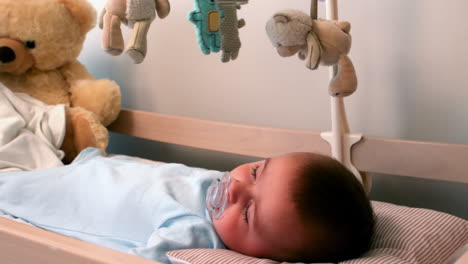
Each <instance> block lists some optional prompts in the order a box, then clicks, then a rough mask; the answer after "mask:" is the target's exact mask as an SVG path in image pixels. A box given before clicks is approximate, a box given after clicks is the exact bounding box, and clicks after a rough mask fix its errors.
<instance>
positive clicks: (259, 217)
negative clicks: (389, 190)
mask: <svg viewBox="0 0 468 264" xmlns="http://www.w3.org/2000/svg"><path fill="white" fill-rule="evenodd" d="M231 177H232V179H231V183H230V186H229V199H228V202H227V206H226V208H225V210H224V212H223V214H222V215H221V216H220V217H219V218H217V219H214V221H213V222H214V227H215V229H216V232H217V233H218V235H219V236H220V237H221V239H222V241H223V242H224V244H225V245H226V246H227V247H228V248H230V249H232V250H235V251H238V252H240V253H243V254H245V255H249V256H255V257H262V258H269V259H273V260H277V261H288V262H297V261H300V262H338V261H342V260H345V259H351V258H355V257H358V256H359V255H360V254H362V253H364V252H365V251H366V250H367V249H368V248H369V246H370V240H371V236H372V233H373V227H374V218H373V212H372V208H371V205H370V202H369V200H368V199H367V197H366V194H365V192H364V190H363V188H362V187H361V185H360V183H359V182H358V181H357V180H356V179H355V177H354V176H353V174H352V173H351V172H350V171H348V170H347V169H346V168H345V167H344V166H343V165H341V164H340V163H339V162H338V161H336V160H334V159H331V158H329V157H326V156H322V155H318V154H312V153H291V154H287V155H283V156H279V157H274V158H269V159H266V160H263V161H259V162H254V163H249V164H244V165H241V166H239V167H237V168H236V169H234V170H233V171H232V172H231Z"/></svg>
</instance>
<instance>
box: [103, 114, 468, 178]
mask: <svg viewBox="0 0 468 264" xmlns="http://www.w3.org/2000/svg"><path fill="white" fill-rule="evenodd" d="M109 129H110V130H111V131H113V132H116V133H121V134H125V135H130V136H135V137H139V138H145V139H149V140H155V141H161V142H166V143H172V144H179V145H184V146H190V147H196V148H202V149H209V150H215V151H222V152H229V153H236V154H241V155H248V156H254V157H261V158H266V157H271V156H276V155H279V154H283V153H287V152H295V151H311V152H318V153H321V154H325V155H330V147H329V145H328V143H327V142H325V141H324V140H323V139H322V138H321V136H320V133H319V132H313V131H302V130H290V129H279V128H270V127H260V126H251V125H241V124H231V123H223V122H215V121H208V120H201V119H195V118H186V117H179V116H171V115H164V114H157V113H150V112H142V111H135V110H125V109H124V110H122V111H121V113H120V116H119V118H118V119H117V120H116V121H115V122H114V123H113V124H112V125H111V126H110V127H109ZM351 159H352V162H353V164H354V166H356V168H357V169H358V170H360V171H365V172H374V173H384V174H390V175H401V176H411V177H417V178H424V179H432V180H445V181H453V182H462V183H468V174H467V161H468V145H466V144H447V143H437V142H423V141H410V140H398V139H385V138H371V137H364V138H363V139H362V140H361V141H360V142H358V143H357V144H356V145H354V146H353V148H352V155H351Z"/></svg>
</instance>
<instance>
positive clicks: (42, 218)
mask: <svg viewBox="0 0 468 264" xmlns="http://www.w3.org/2000/svg"><path fill="white" fill-rule="evenodd" d="M2 213H3V214H4V215H6V216H9V217H11V218H18V219H19V220H23V221H26V222H28V223H31V224H33V225H35V226H38V227H41V228H44V229H47V230H50V231H53V232H56V233H60V234H63V235H67V236H71V237H75V238H77V239H81V240H84V241H88V242H91V243H95V244H99V245H102V246H106V247H110V248H113V249H116V250H120V251H124V252H128V253H130V254H134V255H138V256H142V257H145V258H150V259H153V260H157V261H160V262H164V263H170V262H169V259H168V258H167V256H166V255H165V253H166V252H168V251H171V250H176V249H187V248H229V249H231V250H234V251H237V252H240V253H243V254H245V255H249V256H253V257H262V258H269V259H273V260H276V261H288V262H297V261H300V262H338V261H341V260H345V259H351V258H355V257H358V256H359V255H361V254H362V253H364V252H365V251H366V250H367V249H368V248H369V245H370V240H371V236H372V234H373V229H374V217H373V212H372V208H371V205H370V202H369V200H368V198H367V196H366V194H365V192H364V190H363V188H362V187H361V185H360V184H359V182H358V181H357V180H356V179H355V177H354V176H353V174H352V173H351V172H349V171H348V170H347V169H346V168H345V167H344V166H342V165H341V164H340V163H339V162H338V161H336V160H334V159H331V158H329V157H326V156H322V155H318V154H312V153H290V154H286V155H282V156H278V157H272V158H269V159H266V160H261V161H258V162H253V163H248V164H244V165H241V166H239V167H237V168H235V169H234V170H232V171H231V172H224V173H223V172H219V171H213V170H206V169H201V168H192V167H188V166H185V165H182V164H173V163H171V164H149V163H145V162H141V161H138V160H136V159H133V158H129V157H124V156H114V157H103V156H102V155H101V153H100V152H99V151H98V150H97V149H92V148H89V149H86V150H84V151H83V152H82V153H81V154H80V155H79V156H78V157H77V159H76V160H75V161H74V162H73V163H72V164H70V165H67V166H63V167H59V168H52V169H45V170H39V171H27V172H5V173H2V174H0V215H1V214H2Z"/></svg>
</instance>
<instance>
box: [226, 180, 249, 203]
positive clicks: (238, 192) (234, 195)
mask: <svg viewBox="0 0 468 264" xmlns="http://www.w3.org/2000/svg"><path fill="white" fill-rule="evenodd" d="M247 195H248V186H247V184H246V183H244V182H241V181H238V180H236V179H233V181H232V182H231V186H230V187H229V203H231V204H235V203H237V202H239V201H241V200H242V199H244V197H245V196H247Z"/></svg>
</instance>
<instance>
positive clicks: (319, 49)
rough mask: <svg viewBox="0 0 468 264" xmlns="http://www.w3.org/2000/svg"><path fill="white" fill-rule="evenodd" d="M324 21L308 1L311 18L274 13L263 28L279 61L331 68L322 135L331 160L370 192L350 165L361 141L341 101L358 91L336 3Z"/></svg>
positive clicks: (329, 3)
mask: <svg viewBox="0 0 468 264" xmlns="http://www.w3.org/2000/svg"><path fill="white" fill-rule="evenodd" d="M325 4H326V15H327V19H318V18H317V13H318V3H317V0H311V8H310V14H306V13H304V12H302V11H299V10H293V9H286V10H282V11H279V12H277V13H275V14H274V15H273V16H272V17H271V19H270V20H268V22H267V24H266V32H267V35H268V37H269V38H270V40H271V42H272V44H273V46H274V47H275V48H276V49H277V51H278V53H279V55H280V56H282V57H289V56H293V55H295V54H298V57H299V58H300V59H301V60H305V66H306V67H307V68H308V69H310V70H315V69H317V68H318V66H319V65H325V66H329V67H330V83H329V86H328V92H329V94H330V96H331V114H332V130H331V131H330V132H324V133H322V134H321V136H322V138H324V139H325V140H326V141H327V142H328V143H329V144H330V145H331V153H332V156H333V157H334V158H335V159H337V160H338V161H340V162H341V163H343V164H344V165H345V166H346V167H347V168H348V169H350V170H351V171H352V172H353V174H354V175H355V176H356V178H357V179H358V180H359V181H360V182H361V183H362V184H364V187H365V188H366V189H367V190H369V188H370V182H366V181H369V179H362V175H361V174H360V173H359V171H358V170H357V169H356V168H355V167H354V166H353V164H352V162H351V147H352V145H354V144H355V143H357V142H358V141H360V140H361V138H362V135H361V134H350V132H349V126H348V121H347V119H346V111H345V107H344V102H343V98H344V97H346V96H349V95H351V94H353V93H354V92H355V91H356V88H357V77H356V72H355V70H354V66H353V63H352V62H351V60H350V58H349V57H348V53H349V51H350V49H351V36H350V30H351V24H350V23H349V22H346V21H338V8H337V0H326V1H325Z"/></svg>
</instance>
